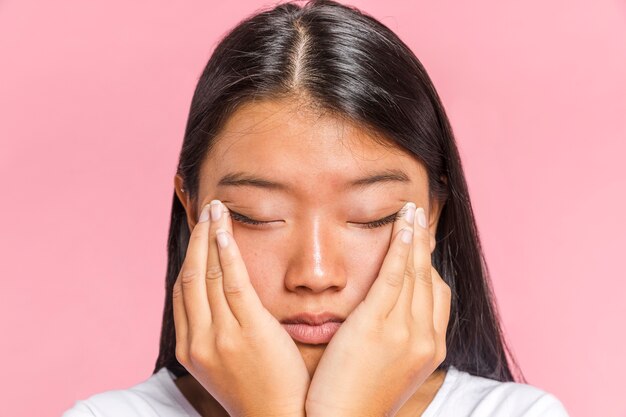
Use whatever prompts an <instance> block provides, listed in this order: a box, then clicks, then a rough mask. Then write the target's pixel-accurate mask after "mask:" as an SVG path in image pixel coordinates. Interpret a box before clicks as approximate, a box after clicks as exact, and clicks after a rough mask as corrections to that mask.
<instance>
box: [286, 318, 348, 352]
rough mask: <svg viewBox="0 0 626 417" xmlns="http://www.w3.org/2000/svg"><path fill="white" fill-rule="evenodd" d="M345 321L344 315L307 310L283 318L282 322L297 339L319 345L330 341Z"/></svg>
mask: <svg viewBox="0 0 626 417" xmlns="http://www.w3.org/2000/svg"><path fill="white" fill-rule="evenodd" d="M343 321H344V318H343V317H341V316H339V315H337V314H334V313H330V312H324V313H319V314H315V313H306V312H305V313H300V314H296V315H294V316H291V317H289V318H287V319H285V320H282V321H281V323H282V326H283V328H284V329H285V330H286V331H287V333H289V335H290V336H291V337H292V338H293V339H295V340H296V341H298V342H301V343H306V344H313V345H317V344H324V343H328V342H330V340H331V339H332V337H333V336H334V334H335V333H336V332H337V330H338V329H339V327H340V326H341V323H343Z"/></svg>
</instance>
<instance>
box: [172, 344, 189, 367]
mask: <svg viewBox="0 0 626 417" xmlns="http://www.w3.org/2000/svg"><path fill="white" fill-rule="evenodd" d="M174 354H175V355H176V360H177V361H178V362H179V363H180V364H181V365H183V366H184V367H187V366H188V365H189V356H188V354H187V349H185V348H184V346H183V345H181V344H178V343H177V344H176V350H175V352H174Z"/></svg>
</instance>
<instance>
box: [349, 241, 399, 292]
mask: <svg viewBox="0 0 626 417" xmlns="http://www.w3.org/2000/svg"><path fill="white" fill-rule="evenodd" d="M390 233H391V232H390ZM388 248H389V237H388V236H387V234H386V233H384V232H382V233H379V232H372V233H371V235H370V236H363V235H361V236H360V237H359V238H358V239H353V241H352V243H351V244H350V256H347V257H346V259H345V262H346V268H347V272H348V274H349V275H348V276H349V278H350V280H351V282H350V284H349V285H350V286H351V287H352V289H353V291H354V292H355V293H356V297H357V298H358V299H359V302H360V301H362V300H363V299H364V298H365V296H366V294H367V292H368V291H369V289H370V287H371V286H372V285H373V284H374V281H375V280H376V277H377V276H378V272H379V271H380V267H381V266H382V264H383V261H384V259H385V256H386V254H387V250H388Z"/></svg>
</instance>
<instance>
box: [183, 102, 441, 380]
mask: <svg viewBox="0 0 626 417" xmlns="http://www.w3.org/2000/svg"><path fill="white" fill-rule="evenodd" d="M390 170H395V171H398V172H399V173H400V174H401V173H404V175H405V176H406V181H399V180H387V181H376V182H372V183H367V182H365V183H362V184H361V185H351V183H352V182H354V181H356V180H357V179H362V178H367V177H372V176H374V175H377V174H382V173H387V174H388V173H389V171H390ZM235 173H236V174H237V175H240V177H238V179H241V178H243V177H245V178H250V177H254V178H256V179H263V180H265V181H267V182H268V183H269V182H272V183H280V184H282V185H281V186H280V187H278V186H276V187H270V186H262V185H261V184H259V183H258V182H257V185H254V183H248V184H241V185H229V184H222V185H220V181H221V180H222V178H224V177H225V176H227V175H229V176H232V175H234V174H235ZM231 178H234V177H231ZM175 186H176V192H177V194H178V196H179V198H180V199H181V202H182V203H183V205H184V206H185V209H186V211H187V219H188V223H189V227H190V229H192V228H193V226H194V225H195V222H196V220H197V216H198V210H199V208H201V207H203V206H204V205H205V204H208V203H209V202H210V201H211V200H213V199H219V200H221V201H222V202H223V203H224V205H225V206H226V207H228V209H229V210H231V212H235V213H236V214H235V213H232V220H233V234H234V237H235V240H236V242H237V244H238V245H239V248H240V250H241V254H242V257H243V260H244V262H245V264H246V267H247V270H248V274H249V276H250V280H251V282H252V285H253V286H254V288H255V289H256V291H257V293H258V295H259V298H260V299H261V302H262V303H263V305H264V306H265V308H267V310H268V311H269V312H270V313H271V314H272V315H273V316H274V317H276V318H277V319H278V320H279V321H281V320H284V319H286V318H288V317H291V316H293V315H295V314H298V313H302V312H311V313H319V312H332V313H335V314H337V315H339V316H340V317H342V318H345V317H347V316H348V315H349V314H350V312H352V310H353V309H354V308H355V307H356V306H357V305H358V304H359V303H360V302H361V301H362V300H363V299H364V298H365V296H366V294H367V292H368V290H369V288H370V287H371V285H372V284H373V282H374V280H375V279H376V277H377V275H378V272H379V269H380V267H381V265H382V262H383V259H384V257H385V255H386V253H387V250H388V248H389V243H390V240H391V237H392V236H391V231H392V224H391V223H387V224H383V225H382V226H379V227H371V226H375V225H371V226H370V227H368V225H365V224H359V223H368V222H374V221H376V220H380V219H383V218H385V217H388V216H391V215H393V214H394V213H396V212H398V211H399V210H400V209H401V208H402V207H403V206H404V204H405V203H406V202H407V201H413V202H415V203H416V205H417V207H424V209H425V210H426V216H427V218H428V219H429V224H430V233H431V252H432V250H433V249H434V245H435V240H434V236H435V231H436V230H435V228H436V225H437V220H438V218H439V213H440V207H439V206H438V204H437V202H436V201H433V202H429V201H428V179H427V176H426V171H425V169H424V168H423V166H422V165H421V164H420V163H419V162H418V161H417V160H416V159H415V158H414V157H413V156H412V155H411V154H410V153H407V152H406V151H404V150H401V149H398V148H395V149H390V148H389V147H388V146H384V145H381V144H377V143H376V142H375V141H373V140H372V139H371V137H370V136H368V133H367V132H366V131H365V130H363V129H361V128H359V127H357V126H355V125H353V124H350V123H348V122H345V121H341V120H339V119H336V118H333V117H331V116H328V115H322V116H320V115H319V114H317V113H314V112H313V111H310V110H303V109H302V108H299V107H298V105H297V103H296V102H295V101H285V100H282V101H275V100H274V101H256V102H254V103H249V104H247V105H245V106H242V107H240V108H239V109H238V110H237V112H236V113H235V114H233V116H232V117H231V118H230V119H229V120H228V122H227V123H226V125H225V127H224V130H223V131H222V132H221V133H220V135H219V138H218V139H217V142H216V144H215V147H214V148H213V149H212V151H211V153H210V154H209V155H208V156H207V158H206V159H205V160H204V161H203V165H202V168H201V175H200V180H199V190H198V200H197V202H195V203H197V204H192V203H190V202H189V201H188V199H187V197H186V195H185V194H183V193H182V192H180V187H181V186H182V181H181V178H180V177H178V176H177V177H176V179H175ZM237 214H240V215H243V216H245V217H247V218H250V219H253V220H256V221H263V222H269V223H266V224H262V225H251V224H245V223H242V222H240V221H239V220H238V218H239V217H238V216H237ZM239 219H240V218H239ZM296 344H297V345H298V348H299V350H300V352H301V354H302V357H303V359H304V361H305V363H306V366H307V368H308V370H309V372H310V373H311V374H312V373H313V371H314V370H315V368H316V366H317V363H318V361H319V359H320V358H321V355H322V353H323V351H324V348H325V347H326V345H325V344H318V345H312V344H304V343H300V342H297V341H296Z"/></svg>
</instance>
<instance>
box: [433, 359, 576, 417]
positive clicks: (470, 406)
mask: <svg viewBox="0 0 626 417" xmlns="http://www.w3.org/2000/svg"><path fill="white" fill-rule="evenodd" d="M431 407H432V412H431V413H428V414H427V413H425V414H424V417H427V416H428V417H430V416H432V417H434V416H437V417H445V416H469V417H491V416H493V417H496V416H507V417H569V414H568V413H567V411H566V410H565V407H564V406H563V404H562V403H561V401H559V399H558V398H556V397H555V396H554V395H552V394H550V393H548V392H546V391H544V390H542V389H540V388H537V387H535V386H532V385H529V384H522V383H518V382H501V381H496V380H493V379H489V378H483V377H480V376H475V375H471V374H469V373H467V372H463V371H459V370H458V369H456V368H454V367H451V368H450V369H449V370H448V373H447V374H446V379H445V380H444V383H443V385H442V386H441V388H440V389H439V392H438V393H437V395H436V396H435V398H434V399H433V401H432V402H431V404H430V405H429V407H428V409H427V411H430V409H431Z"/></svg>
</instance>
